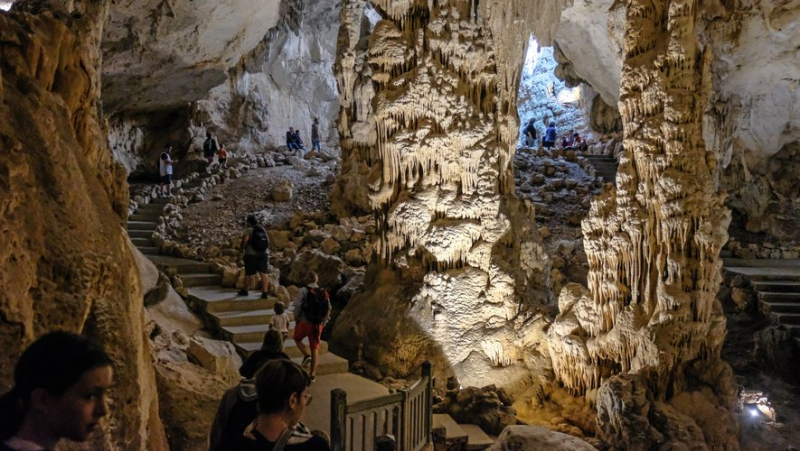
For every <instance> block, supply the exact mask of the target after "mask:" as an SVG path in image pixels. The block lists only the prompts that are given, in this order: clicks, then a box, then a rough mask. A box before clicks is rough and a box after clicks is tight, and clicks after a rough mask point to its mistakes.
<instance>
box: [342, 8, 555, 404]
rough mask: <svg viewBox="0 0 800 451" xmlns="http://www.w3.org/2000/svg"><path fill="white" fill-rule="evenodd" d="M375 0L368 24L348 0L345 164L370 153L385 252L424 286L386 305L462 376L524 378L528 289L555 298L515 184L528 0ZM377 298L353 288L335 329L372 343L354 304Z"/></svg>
mask: <svg viewBox="0 0 800 451" xmlns="http://www.w3.org/2000/svg"><path fill="white" fill-rule="evenodd" d="M373 4H374V5H375V8H376V10H377V11H378V12H379V15H380V20H379V21H377V23H376V24H375V27H374V30H373V31H372V33H371V35H369V37H368V38H367V37H366V36H362V31H366V32H368V31H369V29H368V27H362V23H363V22H364V21H365V19H364V8H365V2H363V1H360V0H353V1H347V2H344V3H343V6H342V16H341V17H342V19H341V26H340V31H339V52H340V54H339V59H338V60H337V74H336V76H337V79H338V83H339V91H340V96H341V103H342V110H341V113H340V117H339V127H340V132H341V145H342V153H343V159H344V160H346V162H345V166H347V165H348V163H356V164H358V165H360V164H361V163H364V164H365V165H366V166H367V167H370V169H369V179H368V180H363V181H362V183H368V199H369V207H370V209H371V210H372V211H374V212H376V214H377V222H378V230H379V232H378V233H379V235H380V237H381V238H380V241H379V243H378V244H377V246H378V254H379V256H380V258H381V259H383V260H384V261H387V262H390V263H391V265H393V266H394V267H398V268H399V267H404V266H408V267H410V268H411V269H410V270H409V271H408V272H409V273H414V272H415V271H417V274H418V275H419V276H420V279H419V284H420V285H419V291H417V292H416V293H414V294H413V296H412V297H410V298H406V299H402V298H398V297H394V299H393V300H392V301H390V302H392V303H394V305H393V306H392V307H391V308H392V309H393V311H394V312H395V313H396V314H399V315H401V316H407V317H410V318H413V321H414V322H415V323H416V325H417V329H416V330H419V331H421V332H423V333H424V334H425V335H427V336H429V337H430V339H432V340H433V341H434V342H435V343H436V345H437V346H438V347H439V348H440V352H441V353H442V356H443V357H444V358H445V359H446V360H447V361H448V362H449V364H450V365H451V366H452V370H453V371H454V372H455V375H456V376H457V377H458V379H459V380H460V381H461V382H462V383H463V384H464V385H485V383H486V382H488V381H491V382H494V383H497V384H498V385H499V386H504V387H507V388H508V387H510V388H513V389H519V388H523V387H524V386H525V385H526V384H528V376H527V375H526V372H525V371H524V363H523V358H524V354H525V345H526V343H527V342H528V341H529V340H531V339H532V338H533V337H535V336H536V333H535V331H534V328H533V327H530V325H526V321H527V320H528V319H529V317H528V314H526V313H524V312H521V302H523V300H524V301H526V302H528V303H530V304H534V305H535V304H542V303H546V302H547V301H548V296H547V294H546V292H544V290H546V286H547V276H548V273H549V260H548V259H547V257H546V256H545V255H544V251H543V248H542V247H541V244H540V240H539V237H538V233H537V231H536V228H535V227H532V225H531V223H532V219H533V210H532V207H531V206H530V205H524V204H522V202H521V201H519V200H518V199H516V198H515V197H514V195H513V173H512V167H511V161H512V159H513V158H512V157H513V152H514V147H515V144H516V141H517V130H518V129H519V123H518V120H517V117H516V108H515V98H516V93H517V88H518V85H519V79H518V77H519V73H520V69H521V64H522V60H523V51H524V49H525V46H526V43H527V39H526V37H527V36H528V33H529V31H530V30H529V29H528V28H527V27H528V25H527V23H528V22H531V23H532V22H533V21H532V19H533V9H531V8H525V2H515V1H504V2H500V1H496V2H481V3H480V4H479V5H478V7H477V10H474V9H473V7H472V6H473V4H472V3H471V2H465V1H445V2H438V3H433V4H427V5H412V4H411V3H410V2H390V1H378V2H373ZM512 18H513V19H512ZM364 44H366V45H365V46H364ZM353 156H354V158H355V160H351V158H352V157H353ZM356 164H353V165H352V166H350V167H349V168H347V167H346V168H345V169H343V171H345V172H346V171H347V170H348V169H349V170H353V169H355V170H356V171H358V166H357V165H356ZM526 224H527V225H526ZM378 280H379V278H378V279H373V281H378ZM367 283H369V278H368V282H367ZM366 290H367V291H370V288H367V289H366ZM382 302H385V301H384V300H383V299H379V298H372V299H371V302H370V300H369V299H364V298H362V299H361V300H354V301H351V303H350V304H349V305H348V307H347V308H346V309H345V310H344V311H343V312H342V316H341V318H340V322H341V323H343V326H342V328H341V330H346V331H347V332H340V333H339V334H337V330H334V335H333V340H334V342H336V341H337V337H339V338H338V340H345V337H346V339H347V340H352V339H353V338H352V336H350V333H352V332H358V335H357V337H356V338H357V340H359V341H363V342H365V343H369V342H370V340H367V339H366V338H367V337H369V336H370V334H372V333H377V332H373V331H372V330H373V328H374V327H376V326H377V323H375V322H372V323H369V322H365V321H360V320H359V319H358V313H359V311H362V312H363V311H364V310H366V309H369V308H373V307H372V306H375V305H378V304H380V303H382ZM356 305H359V306H360V307H355V306H356ZM349 315H352V316H351V318H350V319H348V316H349ZM389 321H394V322H395V323H400V322H401V321H403V319H402V318H397V317H393V318H389ZM410 332H411V331H410ZM382 333H384V332H382ZM411 333H413V332H411ZM402 334H403V332H402V331H400V336H398V337H397V338H395V339H392V340H391V341H390V343H391V342H402ZM423 343H424V342H420V349H418V351H422V349H423V348H425V346H424V344H423ZM367 346H368V345H366V344H365V347H367ZM429 349H430V348H427V349H426V350H429ZM411 350H412V351H413V348H411ZM365 352H366V351H365ZM376 352H377V351H376ZM384 352H385V351H384ZM442 356H437V357H438V358H437V360H438V359H441V358H442ZM443 369H444V368H443Z"/></svg>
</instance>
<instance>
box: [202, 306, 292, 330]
mask: <svg viewBox="0 0 800 451" xmlns="http://www.w3.org/2000/svg"><path fill="white" fill-rule="evenodd" d="M273 315H275V311H274V310H272V309H261V310H240V311H229V312H209V316H210V317H211V319H212V320H213V321H214V323H216V324H217V326H218V327H233V326H252V325H256V324H269V322H270V321H271V320H272V316H273ZM288 315H289V318H290V319H294V315H293V314H292V313H288Z"/></svg>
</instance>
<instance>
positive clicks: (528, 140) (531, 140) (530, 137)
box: [523, 118, 536, 147]
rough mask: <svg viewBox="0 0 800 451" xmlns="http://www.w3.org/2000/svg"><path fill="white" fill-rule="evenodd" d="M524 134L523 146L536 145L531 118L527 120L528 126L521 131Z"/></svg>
mask: <svg viewBox="0 0 800 451" xmlns="http://www.w3.org/2000/svg"><path fill="white" fill-rule="evenodd" d="M523 131H524V132H525V145H526V146H527V147H533V146H535V145H536V127H534V125H533V118H530V119H528V125H526V126H525V129H524V130H523Z"/></svg>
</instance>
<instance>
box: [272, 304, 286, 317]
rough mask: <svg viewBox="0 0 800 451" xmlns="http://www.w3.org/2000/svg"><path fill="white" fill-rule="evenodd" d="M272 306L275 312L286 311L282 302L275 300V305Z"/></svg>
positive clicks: (281, 312)
mask: <svg viewBox="0 0 800 451" xmlns="http://www.w3.org/2000/svg"><path fill="white" fill-rule="evenodd" d="M273 308H274V309H275V313H276V314H278V315H283V312H284V311H286V306H285V305H283V302H281V301H278V302H276V303H275V307H273Z"/></svg>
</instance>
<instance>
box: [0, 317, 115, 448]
mask: <svg viewBox="0 0 800 451" xmlns="http://www.w3.org/2000/svg"><path fill="white" fill-rule="evenodd" d="M113 375H114V371H113V369H112V361H111V358H109V356H108V354H106V353H105V351H103V349H101V348H100V347H99V346H97V345H95V344H94V343H92V342H90V341H89V340H87V339H86V338H84V337H81V336H79V335H75V334H71V333H68V332H61V331H59V332H50V333H48V334H46V335H43V336H42V337H40V338H39V339H38V340H36V341H34V342H33V343H32V344H31V345H30V346H28V348H27V349H26V350H25V352H23V353H22V356H20V358H19V361H18V362H17V365H16V367H15V368H14V387H13V388H12V389H11V391H10V392H8V393H6V394H4V395H3V396H2V397H0V451H30V450H52V449H56V445H58V443H59V442H60V441H61V440H62V439H67V440H70V441H73V442H85V441H87V440H88V439H89V436H90V435H91V433H92V432H93V431H94V430H96V429H98V428H99V427H100V423H101V421H102V419H103V417H105V416H106V415H108V412H109V409H108V405H107V404H106V393H107V392H108V389H109V388H110V387H111V383H112V379H113Z"/></svg>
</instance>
